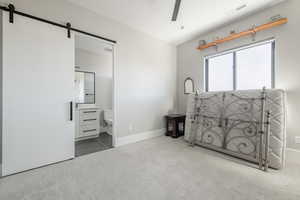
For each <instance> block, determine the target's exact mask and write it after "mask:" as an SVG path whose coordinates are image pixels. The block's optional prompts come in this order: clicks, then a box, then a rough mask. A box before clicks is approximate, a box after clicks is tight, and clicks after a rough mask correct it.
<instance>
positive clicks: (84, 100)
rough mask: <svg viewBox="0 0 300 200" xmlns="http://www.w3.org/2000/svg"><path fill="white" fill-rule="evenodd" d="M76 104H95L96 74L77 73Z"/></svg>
mask: <svg viewBox="0 0 300 200" xmlns="http://www.w3.org/2000/svg"><path fill="white" fill-rule="evenodd" d="M75 88H76V89H75V90H76V95H75V103H76V104H95V73H94V72H84V71H75Z"/></svg>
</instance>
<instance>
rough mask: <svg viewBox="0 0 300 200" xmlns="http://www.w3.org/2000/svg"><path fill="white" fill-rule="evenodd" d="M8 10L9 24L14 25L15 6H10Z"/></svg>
mask: <svg viewBox="0 0 300 200" xmlns="http://www.w3.org/2000/svg"><path fill="white" fill-rule="evenodd" d="M8 9H9V23H14V12H15V6H14V5H13V4H9V5H8Z"/></svg>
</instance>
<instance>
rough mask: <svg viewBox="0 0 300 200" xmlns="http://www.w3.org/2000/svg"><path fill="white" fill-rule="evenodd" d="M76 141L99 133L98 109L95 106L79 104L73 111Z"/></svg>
mask: <svg viewBox="0 0 300 200" xmlns="http://www.w3.org/2000/svg"><path fill="white" fill-rule="evenodd" d="M75 120H76V122H75V124H76V126H75V131H76V141H79V140H85V139H89V138H95V137H98V136H99V133H100V109H99V108H98V107H96V106H93V105H89V106H80V105H79V107H78V108H77V109H76V111H75Z"/></svg>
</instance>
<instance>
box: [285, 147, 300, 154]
mask: <svg viewBox="0 0 300 200" xmlns="http://www.w3.org/2000/svg"><path fill="white" fill-rule="evenodd" d="M286 150H287V151H293V152H296V153H300V150H298V149H292V148H286Z"/></svg>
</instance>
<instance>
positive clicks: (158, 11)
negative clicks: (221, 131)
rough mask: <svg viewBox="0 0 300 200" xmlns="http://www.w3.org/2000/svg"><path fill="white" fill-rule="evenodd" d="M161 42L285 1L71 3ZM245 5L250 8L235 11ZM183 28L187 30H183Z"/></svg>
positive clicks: (179, 40) (112, 0) (120, 0)
mask: <svg viewBox="0 0 300 200" xmlns="http://www.w3.org/2000/svg"><path fill="white" fill-rule="evenodd" d="M68 1H70V2H72V3H74V4H77V5H80V6H82V7H84V8H87V9H90V10H92V11H94V12H96V13H98V14H100V15H102V16H105V17H108V18H111V19H114V20H116V21H118V22H120V23H122V24H126V25H128V26H130V27H132V28H134V29H137V30H139V31H142V32H145V33H147V34H150V35H152V36H153V37H156V38H159V39H161V40H164V41H167V42H170V43H174V44H180V43H182V42H184V41H186V40H188V39H191V38H193V37H194V36H196V35H198V34H201V33H203V32H205V31H208V30H210V29H213V28H215V27H218V26H220V25H222V24H224V23H227V22H229V21H232V20H235V19H237V18H239V17H241V16H243V15H247V14H250V13H252V12H255V11H257V10H259V9H263V8H266V7H269V6H272V5H274V4H276V3H279V2H282V1H284V0H182V2H181V8H180V11H179V15H178V19H177V21H176V22H171V16H172V12H173V8H174V4H175V0H68ZM244 4H246V5H247V7H245V8H243V9H241V10H239V11H237V10H236V9H237V8H238V7H240V6H242V5H244ZM182 26H184V28H183V29H182Z"/></svg>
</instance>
